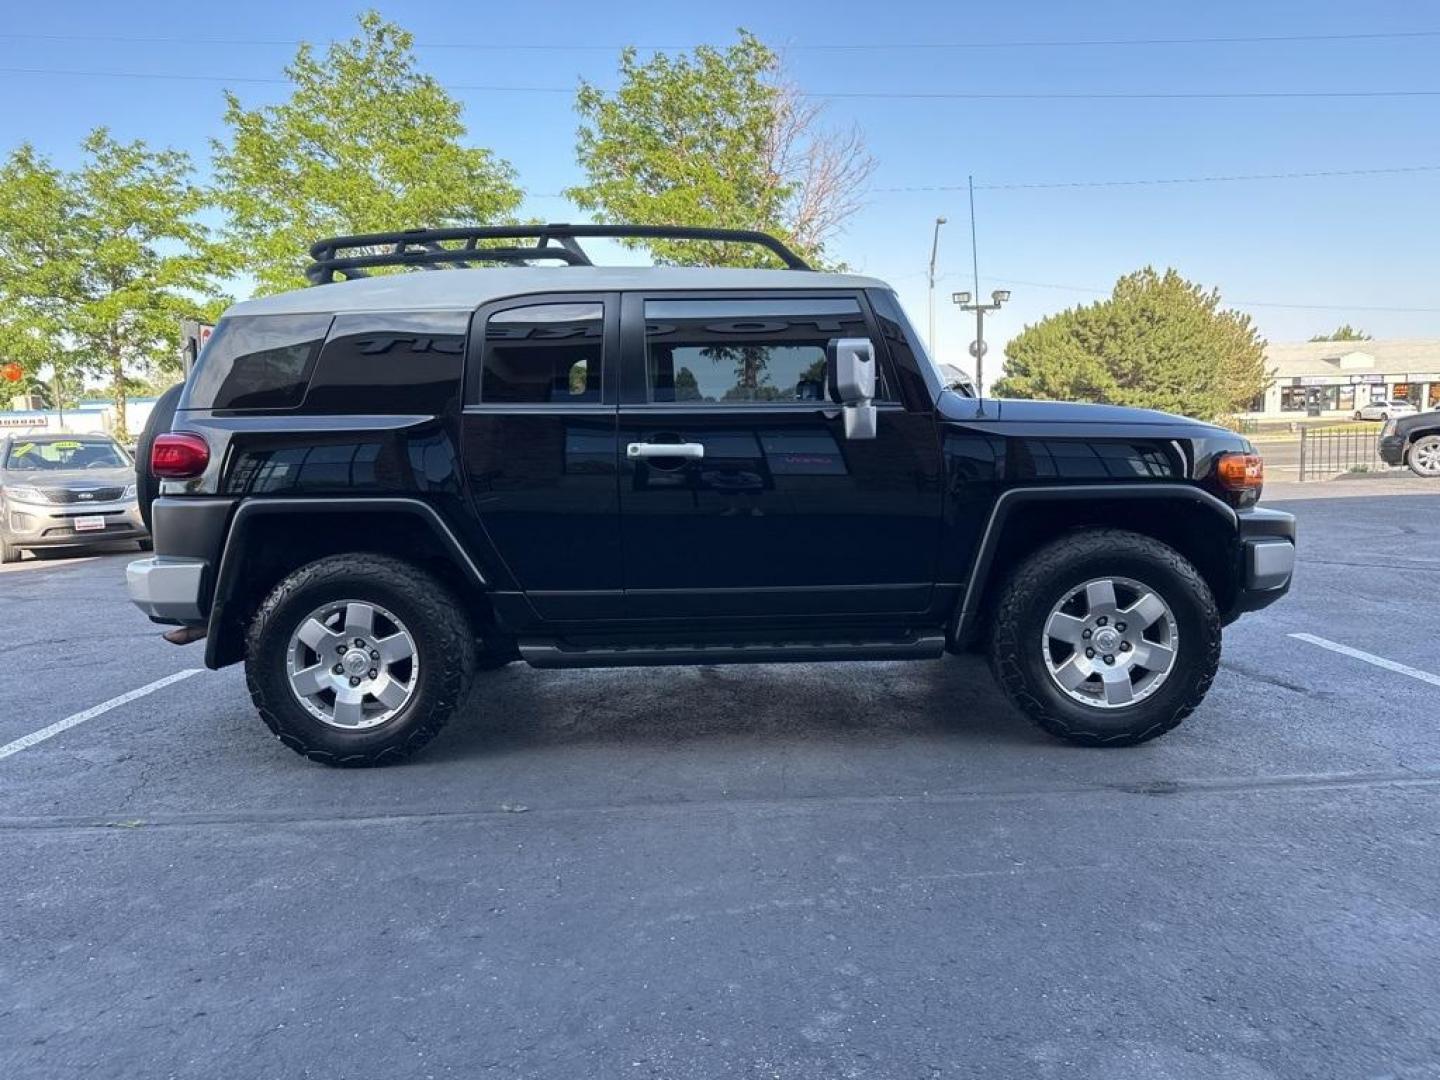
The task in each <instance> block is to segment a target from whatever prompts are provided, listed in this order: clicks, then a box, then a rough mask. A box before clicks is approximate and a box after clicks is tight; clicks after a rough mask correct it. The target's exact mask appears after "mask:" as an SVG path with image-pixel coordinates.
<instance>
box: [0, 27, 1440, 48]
mask: <svg viewBox="0 0 1440 1080" xmlns="http://www.w3.org/2000/svg"><path fill="white" fill-rule="evenodd" d="M1437 37H1440V30H1389V31H1386V30H1380V31H1366V32H1362V33H1340V34H1243V35H1240V34H1237V35H1213V36H1205V37H1150V38H1019V39H1009V40H1004V39H1002V40H994V41H897V42H883V41H865V42H804V41H801V42H792V43H784V44H777V48H779V49H782V50H784V51H806V52H810V51H815V52H824V51H835V52H879V51H886V50H889V51H903V50H927V51H937V50H947V49H958V50H977V49H1057V48H1129V47H1135V46H1142V47H1150V46H1157V45H1158V46H1170V45H1252V44H1256V45H1273V44H1283V43H1295V44H1301V43H1313V42H1335V41H1404V40H1417V39H1426V38H1437ZM0 39H7V40H16V41H64V42H76V41H94V42H106V43H112V44H129V45H147V44H148V45H205V46H210V45H229V46H258V47H284V48H297V47H299V46H300V45H303V44H314V43H313V42H308V43H307V42H304V41H302V40H300V39H288V38H202V37H144V36H128V35H121V34H24V33H0ZM704 44H706V43H705V42H691V43H688V44H659V45H643V44H628V45H627V44H625V43H615V44H595V43H593V42H586V43H578V44H561V43H557V42H509V43H499V42H488V41H487V42H476V41H417V42H416V43H415V47H416V48H419V49H453V50H474V51H479V52H507V51H515V52H619V51H620V50H621V49H624V48H634V49H639V50H642V51H645V52H651V51H681V50H691V49H695V48H698V47H699V46H701V45H704ZM712 47H714V48H723V47H724V45H712Z"/></svg>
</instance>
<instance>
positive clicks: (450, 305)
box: [225, 266, 890, 317]
mask: <svg viewBox="0 0 1440 1080" xmlns="http://www.w3.org/2000/svg"><path fill="white" fill-rule="evenodd" d="M876 288H878V289H889V288H890V286H888V285H886V284H885V282H883V281H880V280H878V279H876V278H870V277H861V276H859V275H856V274H824V273H817V272H816V271H813V270H746V269H737V268H733V267H702V266H497V267H493V268H484V269H448V270H433V271H409V272H406V273H399V274H383V275H378V276H375V277H366V278H357V279H355V280H353V281H336V282H332V283H331V284H329V285H315V286H312V287H310V288H308V289H296V290H295V291H294V292H287V293H278V294H276V295H275V296H264V297H260V298H259V299H256V300H244V301H241V302H240V303H238V304H235V305H234V306H233V307H231V308H230V310H229V311H227V312H226V313H225V314H226V316H227V317H228V316H231V315H299V314H324V313H327V312H351V311H456V310H464V309H470V308H477V307H479V306H480V305H481V304H484V303H488V302H489V301H491V300H500V299H503V298H505V297H507V296H524V295H526V294H529V293H542V292H607V291H624V290H631V291H633V290H637V289H646V290H649V289H684V290H687V291H690V290H698V289H793V290H797V291H798V290H803V289H876Z"/></svg>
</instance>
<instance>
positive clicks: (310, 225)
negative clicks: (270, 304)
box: [214, 11, 521, 293]
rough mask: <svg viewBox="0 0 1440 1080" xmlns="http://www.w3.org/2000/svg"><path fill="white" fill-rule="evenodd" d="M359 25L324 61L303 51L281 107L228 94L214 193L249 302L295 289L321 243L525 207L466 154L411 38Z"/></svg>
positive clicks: (461, 133) (453, 106)
mask: <svg viewBox="0 0 1440 1080" xmlns="http://www.w3.org/2000/svg"><path fill="white" fill-rule="evenodd" d="M359 21H360V29H359V33H358V34H357V35H356V36H355V37H352V38H350V39H349V40H347V41H343V42H334V43H332V44H331V45H330V46H329V48H328V49H327V50H326V52H325V54H324V55H323V56H320V55H318V54H317V53H316V52H315V50H314V49H313V48H311V46H309V45H308V44H305V45H301V46H300V48H299V50H298V51H297V52H296V54H295V59H294V60H293V61H292V62H291V63H290V65H289V66H288V67H287V68H286V69H285V73H286V75H287V76H288V77H289V80H290V83H291V92H290V96H289V97H288V98H287V99H286V100H285V101H283V102H281V103H280V104H278V105H267V106H262V107H260V108H257V109H246V108H245V107H244V106H243V105H242V104H241V102H240V99H239V98H238V97H237V96H236V95H235V94H233V93H229V92H227V93H226V95H225V101H226V107H225V124H226V126H227V127H228V128H229V137H228V138H227V139H226V140H224V141H217V142H216V143H215V144H214V146H215V183H216V193H217V197H218V201H219V202H220V204H221V206H222V207H223V208H224V209H225V211H226V213H227V215H228V225H227V230H226V235H227V238H228V239H229V240H230V241H231V243H232V244H233V245H234V247H235V249H236V251H237V253H238V255H239V257H240V262H241V266H242V268H243V269H244V270H245V271H247V272H248V273H250V274H252V275H253V276H254V278H255V280H256V283H257V291H258V292H261V293H269V292H277V291H280V290H283V289H290V288H296V287H298V286H301V285H304V284H305V278H304V269H305V266H306V265H307V263H308V262H309V257H308V254H307V251H308V249H309V247H310V245H311V244H312V243H314V242H315V241H316V240H317V239H320V238H321V237H324V236H331V235H336V234H353V233H364V232H376V231H380V230H394V229H400V228H418V227H442V226H447V225H479V224H487V223H496V222H506V221H512V220H514V219H513V214H514V212H515V210H516V208H517V207H518V206H519V205H520V200H521V193H520V190H519V188H517V187H516V185H515V174H514V170H513V169H512V168H511V167H510V165H509V164H508V163H506V162H505V161H503V160H501V159H500V158H497V157H496V156H495V155H494V154H493V153H491V151H489V150H487V149H484V148H481V147H473V146H466V145H464V143H463V140H464V139H465V137H466V128H465V124H464V121H463V120H462V108H461V105H460V103H459V102H458V101H456V100H455V99H454V98H452V97H451V96H450V95H449V94H447V93H446V92H445V90H444V89H443V88H442V87H441V86H440V84H439V83H437V82H436V81H435V80H434V79H432V78H431V77H430V76H428V75H425V74H423V73H421V72H420V71H419V70H418V68H417V65H416V62H415V56H414V53H413V52H412V44H413V39H412V37H411V35H410V34H409V33H407V32H406V31H404V30H402V29H400V28H399V27H398V26H396V25H394V24H393V23H389V22H386V21H385V20H384V19H382V18H381V17H380V16H379V15H378V14H376V13H375V12H373V11H372V12H367V13H365V14H364V15H362V16H360V20H359Z"/></svg>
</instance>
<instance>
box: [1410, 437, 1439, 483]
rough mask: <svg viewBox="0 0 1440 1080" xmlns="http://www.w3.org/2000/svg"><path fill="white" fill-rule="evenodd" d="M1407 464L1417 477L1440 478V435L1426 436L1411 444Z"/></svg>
mask: <svg viewBox="0 0 1440 1080" xmlns="http://www.w3.org/2000/svg"><path fill="white" fill-rule="evenodd" d="M1405 464H1407V465H1409V466H1410V471H1411V472H1413V473H1414V474H1415V475H1416V476H1424V477H1426V478H1432V477H1436V476H1440V435H1426V436H1424V437H1422V438H1419V439H1416V440H1415V441H1414V442H1413V443H1411V444H1410V449H1409V450H1408V451H1406V453H1405Z"/></svg>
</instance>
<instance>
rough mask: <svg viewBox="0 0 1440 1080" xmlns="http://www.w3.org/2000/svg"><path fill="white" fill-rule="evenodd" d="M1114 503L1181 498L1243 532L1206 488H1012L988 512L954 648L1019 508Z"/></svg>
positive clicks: (953, 627) (955, 625)
mask: <svg viewBox="0 0 1440 1080" xmlns="http://www.w3.org/2000/svg"><path fill="white" fill-rule="evenodd" d="M1087 499H1088V500H1092V501H1095V502H1101V501H1104V502H1114V501H1116V500H1151V501H1155V500H1168V501H1171V502H1173V501H1175V500H1177V499H1178V500H1182V501H1185V502H1191V503H1194V504H1196V505H1198V506H1202V507H1204V508H1205V509H1207V510H1210V511H1212V512H1213V513H1214V514H1215V515H1216V516H1217V517H1219V518H1220V519H1221V520H1222V521H1223V522H1224V523H1225V525H1226V526H1227V527H1228V528H1229V529H1230V531H1231V532H1232V533H1234V534H1236V535H1239V532H1240V518H1239V515H1238V514H1236V512H1235V510H1234V508H1233V507H1231V506H1230V505H1229V504H1228V503H1226V502H1225V501H1224V500H1222V499H1219V498H1217V497H1216V496H1214V495H1212V494H1211V493H1210V492H1208V491H1206V490H1204V489H1203V488H1199V487H1195V486H1194V485H1193V484H1173V483H1133V484H1055V485H1044V486H1037V487H1018V488H1010V489H1009V490H1008V491H1003V492H1001V493H1000V497H999V498H997V499H996V500H995V504H994V506H992V507H991V510H990V520H989V521H988V522H987V523H986V525H985V531H984V532H983V533H982V534H981V536H980V544H979V546H978V547H977V548H976V551H975V560H974V562H973V563H972V565H971V568H970V576H969V578H968V579H967V580H966V582H965V590H964V592H963V593H962V594H961V599H960V602H959V603H958V604H957V605H956V606H955V614H954V616H953V617H952V618H951V620H950V632H949V634H948V635H947V636H948V640H949V644H950V648H952V649H958V648H961V647H962V645H963V644H964V643H965V642H966V641H967V636H968V634H969V633H970V631H971V630H972V629H973V628H974V625H975V617H976V616H977V615H978V614H979V610H980V597H981V594H982V593H983V592H984V586H985V583H986V581H987V580H988V579H989V577H990V567H991V564H992V563H994V561H995V550H996V548H997V547H998V546H999V543H1000V536H1001V534H1002V533H1003V532H1004V528H1005V522H1006V521H1007V520H1008V519H1009V517H1010V515H1011V514H1012V513H1014V511H1015V510H1016V508H1018V507H1020V506H1025V505H1028V504H1031V503H1037V502H1075V501H1082V500H1087Z"/></svg>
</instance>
